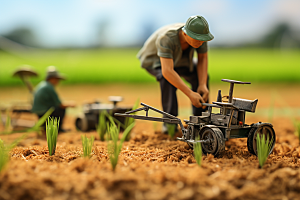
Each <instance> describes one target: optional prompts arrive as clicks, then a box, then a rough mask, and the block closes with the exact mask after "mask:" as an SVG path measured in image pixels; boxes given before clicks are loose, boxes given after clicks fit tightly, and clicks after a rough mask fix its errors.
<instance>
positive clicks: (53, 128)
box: [46, 117, 59, 156]
mask: <svg viewBox="0 0 300 200" xmlns="http://www.w3.org/2000/svg"><path fill="white" fill-rule="evenodd" d="M58 127H59V120H57V118H54V119H53V118H51V117H49V118H48V121H47V122H46V137H47V144H48V150H49V155H50V156H52V155H54V154H55V149H56V142H57V135H58Z"/></svg>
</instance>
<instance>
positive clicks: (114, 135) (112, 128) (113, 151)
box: [107, 123, 135, 171]
mask: <svg viewBox="0 0 300 200" xmlns="http://www.w3.org/2000/svg"><path fill="white" fill-rule="evenodd" d="M134 124H135V123H132V124H130V125H129V126H128V127H127V128H126V129H125V130H124V132H123V135H122V138H121V139H120V142H119V144H118V139H119V132H120V128H117V126H116V125H115V124H114V123H110V124H107V127H108V131H107V132H108V137H107V140H108V141H107V150H108V155H109V160H110V163H111V166H112V169H113V171H115V169H116V166H117V164H118V159H119V154H120V152H121V149H122V146H123V142H124V141H125V138H126V137H127V135H128V134H129V132H130V131H131V129H132V128H133V126H134ZM109 139H111V140H109Z"/></svg>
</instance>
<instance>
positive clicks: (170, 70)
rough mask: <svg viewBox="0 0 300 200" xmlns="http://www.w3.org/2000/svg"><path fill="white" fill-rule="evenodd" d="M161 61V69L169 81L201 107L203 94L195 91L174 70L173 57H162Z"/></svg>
mask: <svg viewBox="0 0 300 200" xmlns="http://www.w3.org/2000/svg"><path fill="white" fill-rule="evenodd" d="M160 62H161V70H162V75H163V76H164V78H165V79H167V81H169V82H170V83H171V84H172V85H174V86H175V87H176V88H178V89H179V90H181V91H182V92H183V93H184V94H185V95H186V96H187V97H189V99H190V100H191V102H192V104H193V105H194V106H195V107H197V108H199V107H201V106H202V105H201V103H200V102H203V103H204V100H203V98H202V97H201V95H200V94H199V93H197V92H193V91H192V90H191V89H190V88H189V87H188V86H187V85H186V84H185V83H184V82H183V80H182V79H181V78H180V76H179V75H178V74H177V72H176V71H175V70H174V63H173V59H171V58H163V57H160Z"/></svg>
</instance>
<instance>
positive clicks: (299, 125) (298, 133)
mask: <svg viewBox="0 0 300 200" xmlns="http://www.w3.org/2000/svg"><path fill="white" fill-rule="evenodd" d="M294 124H295V128H296V132H295V135H296V136H297V137H298V140H299V145H300V121H295V123H294Z"/></svg>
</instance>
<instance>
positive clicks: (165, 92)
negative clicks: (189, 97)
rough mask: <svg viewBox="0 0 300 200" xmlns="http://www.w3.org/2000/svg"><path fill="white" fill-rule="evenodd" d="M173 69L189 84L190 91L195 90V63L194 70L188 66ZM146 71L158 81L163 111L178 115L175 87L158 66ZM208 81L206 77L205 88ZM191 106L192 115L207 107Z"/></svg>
mask: <svg viewBox="0 0 300 200" xmlns="http://www.w3.org/2000/svg"><path fill="white" fill-rule="evenodd" d="M174 70H175V71H176V72H177V73H178V74H179V76H180V77H183V78H184V79H185V80H186V81H187V82H188V83H190V84H191V89H192V91H194V92H197V88H198V86H199V81H198V75H197V67H196V65H195V66H194V70H193V71H192V72H190V71H189V68H187V67H175V68H174ZM147 71H148V72H149V73H150V74H152V75H153V76H155V77H156V80H157V81H159V84H160V90H161V102H162V107H163V111H164V112H167V113H169V114H171V115H174V116H178V102H177V95H176V91H177V88H176V87H174V86H173V85H172V84H171V83H169V82H168V81H167V80H166V79H165V78H164V77H163V75H162V72H161V68H160V67H158V68H155V69H150V70H147ZM208 82H209V77H207V83H206V84H207V88H208V89H209V85H208ZM207 102H208V100H207ZM192 108H193V115H194V116H201V115H202V112H204V111H206V110H207V108H205V109H202V108H196V107H195V106H193V105H192Z"/></svg>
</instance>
